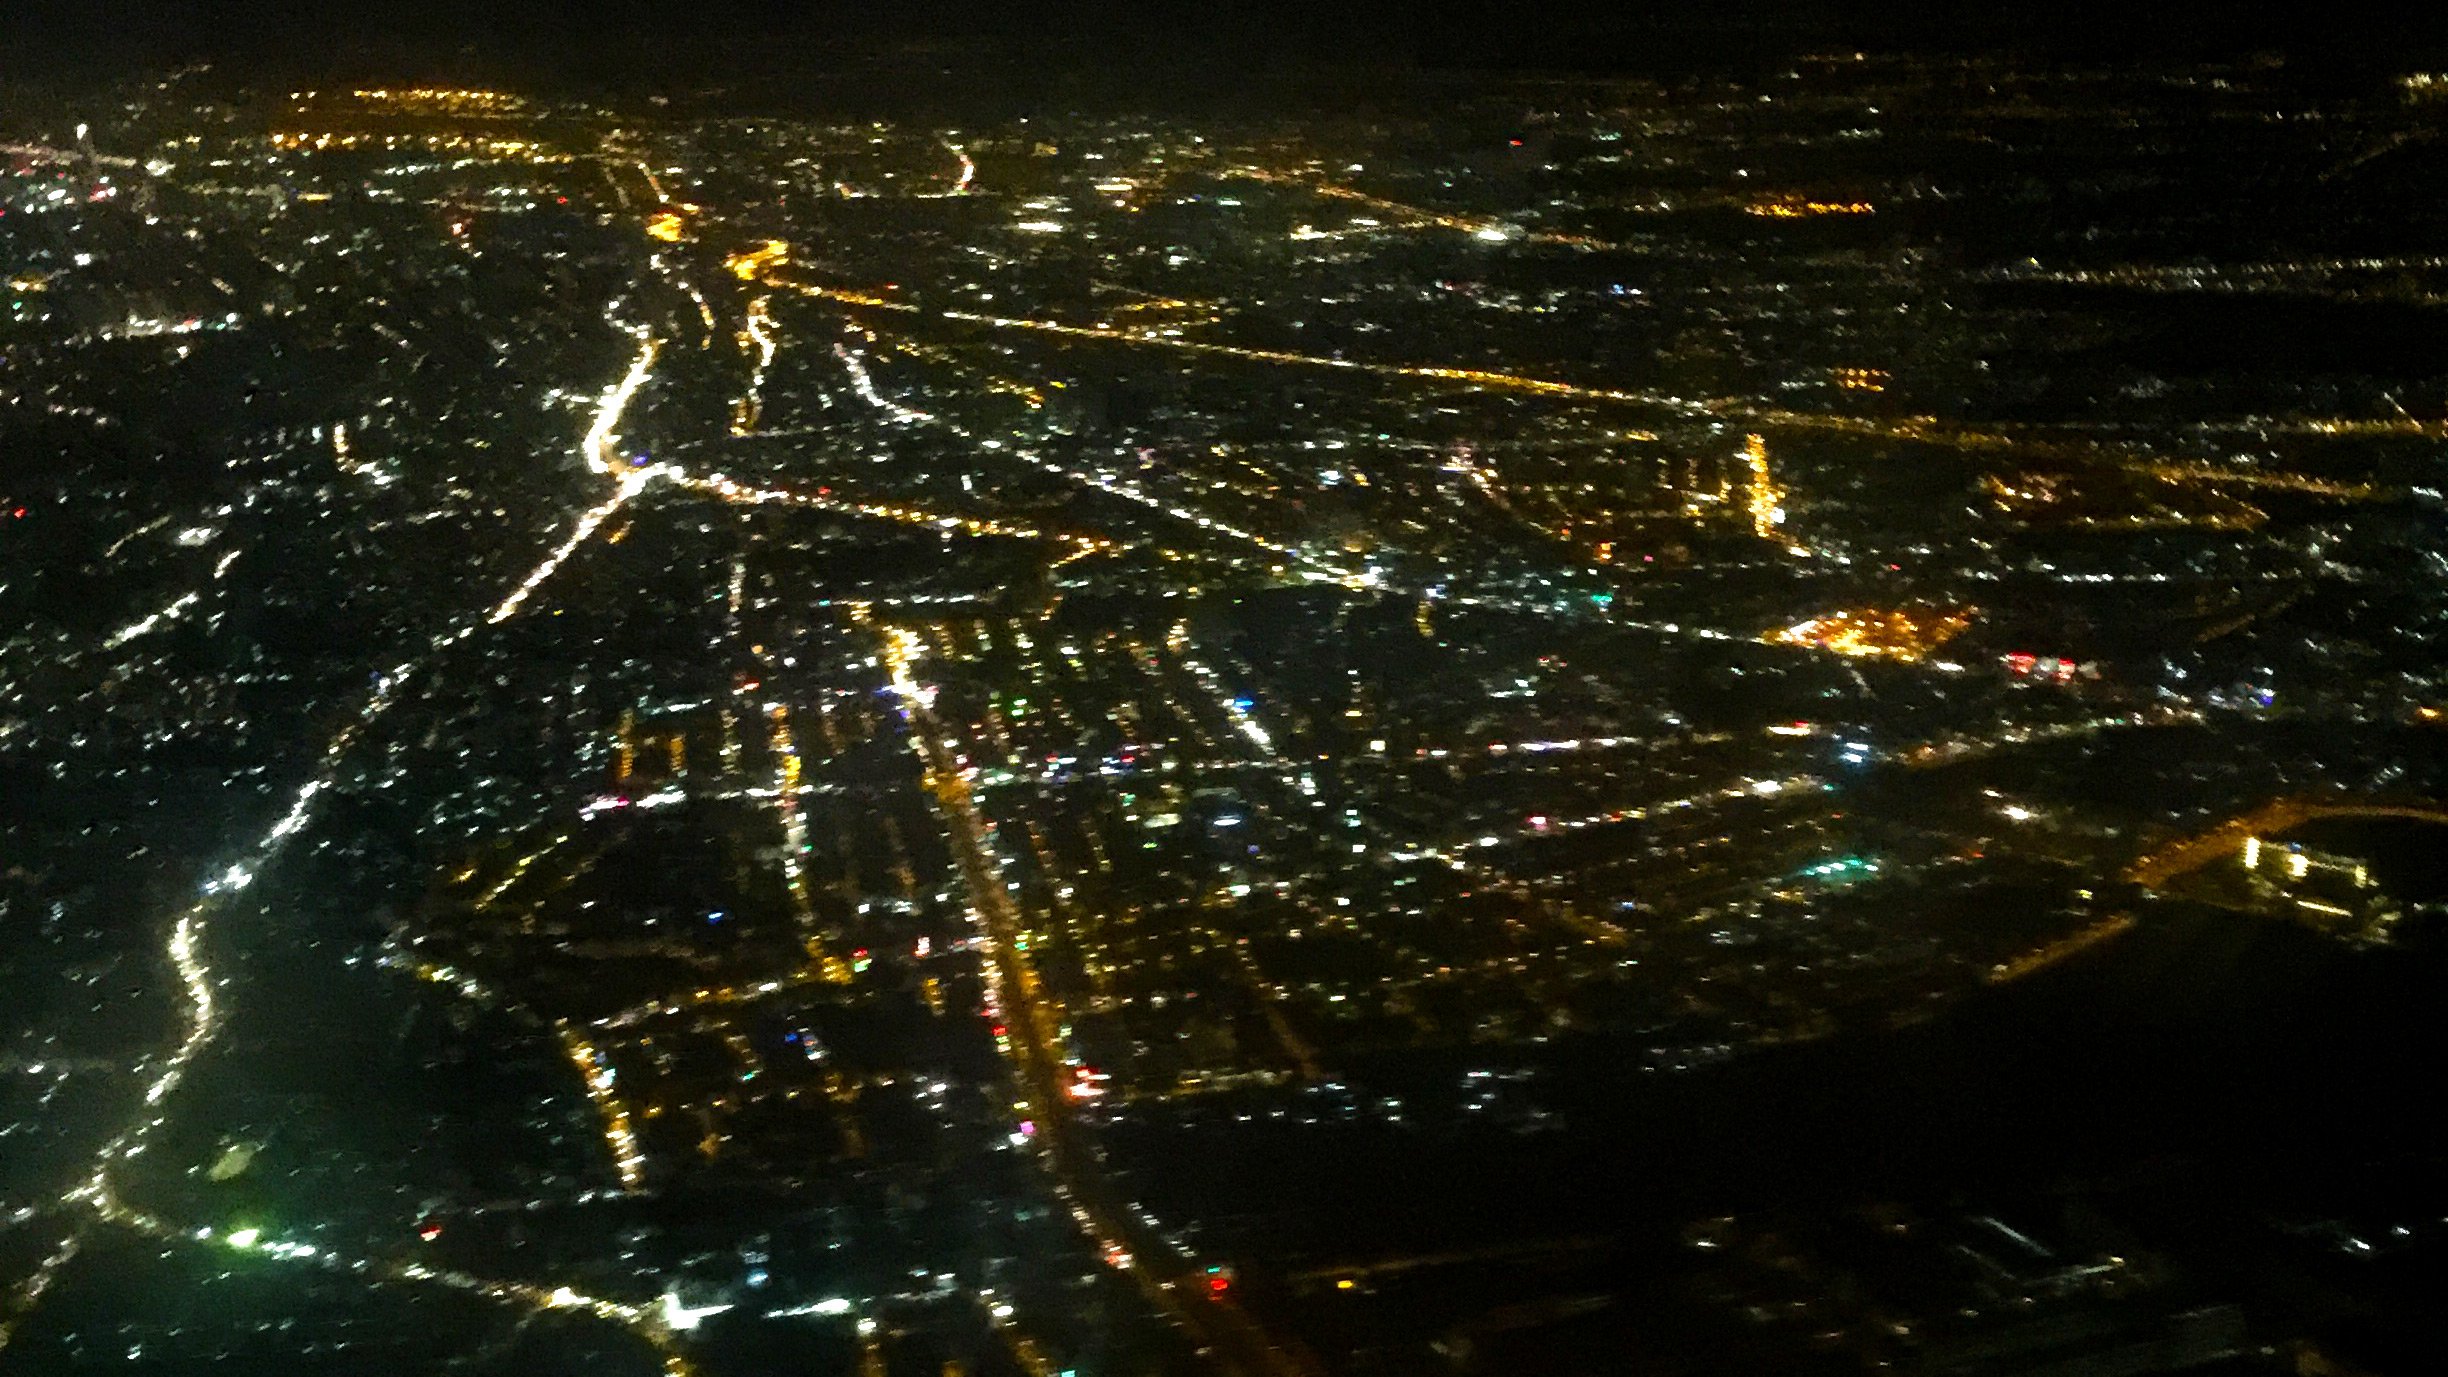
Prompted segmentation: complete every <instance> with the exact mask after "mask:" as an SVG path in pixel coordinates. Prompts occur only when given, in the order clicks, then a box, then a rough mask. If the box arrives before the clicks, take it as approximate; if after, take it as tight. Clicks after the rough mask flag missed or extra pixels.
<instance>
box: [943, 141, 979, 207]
mask: <svg viewBox="0 0 2448 1377" xmlns="http://www.w3.org/2000/svg"><path fill="white" fill-rule="evenodd" d="M944 147H946V148H948V149H950V150H952V156H953V157H955V158H958V159H960V179H959V180H958V181H955V182H954V183H952V194H953V195H955V196H966V195H968V194H969V189H970V188H971V187H973V186H975V185H977V164H976V163H975V162H972V161H971V160H970V158H969V151H968V150H967V149H965V148H962V147H961V146H960V145H959V144H956V143H948V144H945V145H944Z"/></svg>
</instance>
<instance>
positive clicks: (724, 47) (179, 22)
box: [0, 0, 2448, 87]
mask: <svg viewBox="0 0 2448 1377" xmlns="http://www.w3.org/2000/svg"><path fill="white" fill-rule="evenodd" d="M8 10H9V13H8V20H7V23H8V28H9V30H10V33H9V39H8V42H7V43H6V44H5V45H4V46H0V75H5V76H7V77H10V78H16V79H27V78H32V79H37V80H39V79H41V78H42V77H44V76H46V75H68V74H72V73H74V72H81V71H90V70H96V69H101V70H110V69H122V70H131V69H142V68H145V67H151V66H157V65H160V64H164V63H179V62H188V61H197V60H208V61H219V62H225V63H233V64H238V65H241V66H244V67H246V68H247V69H248V70H249V71H250V72H260V73H265V74H270V73H273V72H278V73H281V74H284V75H289V74H294V75H299V76H313V75H317V74H321V73H335V74H348V73H359V74H362V73H366V72H385V71H398V72H401V73H405V74H413V73H417V72H434V73H451V74H476V73H498V74H499V75H501V76H504V77H518V78H520V79H523V80H527V81H532V82H553V81H562V82H567V83H570V84H573V85H585V84H607V85H608V84H618V83H628V82H637V81H649V80H651V81H655V82H657V83H658V84H664V85H668V84H669V83H670V82H672V81H675V80H679V81H691V82H724V81H736V80H741V79H755V78H759V77H773V76H781V75H787V74H789V73H791V72H794V71H822V70H827V69H832V68H837V67H843V66H855V65H857V64H860V63H862V62H871V61H874V60H876V59H877V58H878V57H880V56H884V55H893V54H899V55H907V56H915V57H918V58H921V59H923V60H926V61H930V62H937V63H940V64H943V65H947V66H950V67H952V68H954V69H956V70H961V71H975V72H979V73H983V74H987V75H989V76H991V77H994V78H998V79H1007V80H1008V79H1023V78H1025V76H1026V75H1027V73H1028V71H1029V70H1030V69H1045V70H1049V71H1060V72H1062V73H1064V74H1066V75H1068V76H1070V77H1072V78H1075V79H1077V78H1081V77H1110V78H1113V79H1114V80H1116V81H1117V82H1118V83H1120V84H1121V85H1122V86H1125V87H1127V85H1128V82H1129V78H1130V77H1131V76H1132V75H1133V74H1135V73H1142V72H1147V71H1151V70H1162V69H1168V68H1176V67H1181V68H1195V69H1197V70H1199V71H1204V72H1209V73H1218V74H1223V75H1226V76H1245V75H1253V74H1264V73H1270V72H1276V71H1282V70H1287V69H1289V70H1301V69H1305V68H1314V67H1320V66H1324V67H1350V66H1360V67H1386V66H1393V67H1406V66H1419V67H1429V68H1453V67H1522V68H1544V67H1555V68H1572V69H1579V70H1599V71H1624V72H1639V73H1659V74H1671V73H1672V72H1674V71H1677V70H1681V69H1688V68H1712V67H1723V66H1742V65H1747V64H1751V63H1757V62H1773V61H1777V60H1780V59H1782V58H1786V57H1789V56H1792V55H1794V54H1797V53H1803V52H1810V51H1825V50H1831V49H1842V48H1846V47H1864V48H1874V49H1880V50H1886V51H1896V50H1930V51H1948V50H1964V51H1973V50H1994V49H1999V48H2012V49H2019V50H2025V51H2031V52H2037V53H2043V54H2052V53H2061V54H2064V55H2066V56H2068V57H2082V58H2086V59H2098V58H2116V57H2128V58H2130V57H2188V56H2232V55H2235V54H2238V53H2244V52H2252V51H2256V50H2266V51H2274V52H2283V53H2285V54H2287V55H2288V56H2290V57H2293V58H2296V59H2299V60H2309V61H2316V62H2317V61H2332V62H2344V63H2348V64H2353V63H2356V62H2358V61H2360V60H2363V59H2365V58H2368V57H2369V56H2370V55H2372V54H2374V53H2380V52H2385V53H2387V54H2388V55H2389V56H2390V57H2391V58H2392V59H2400V58H2405V57H2407V56H2409V55H2418V54H2420V53H2422V52H2424V51H2428V50H2432V49H2436V48H2439V47H2441V46H2443V45H2448V11H2443V10H2442V9H2441V8H2440V7H2435V6H2433V7H2409V6H2385V5H2377V4H2346V5H2277V4H2268V3H2253V4H2245V5H2221V6H2217V7H2215V12H2214V13H2208V14H2205V13H2203V12H2202V7H2195V6H2185V5H2125V4H2109V3H2103V2H2102V0H2071V2H2070V3H2064V4H2049V5H1994V4H1975V3H1957V2H1954V0H1936V2H1930V0H1924V2H1923V3H1907V4H1876V5H1866V4H1846V3H1840V2H1839V0H1800V2H1799V3H1797V2H1796V0H1710V2H1709V3H1702V2H1701V0H1667V3H1646V4H1644V3H1599V0H1514V2H1513V3H1504V4H1467V3H1458V2H1457V0H1437V2H1436V3H1427V4H1398V3H1394V2H1393V0H1360V3H1335V4H1325V3H1319V4H1303V3H1292V2H1291V0H1261V2H1260V3H1246V2H1244V3H1234V0H1218V2H1217V3H1211V4H1200V5H1179V4H1170V5H1166V4H1159V5H1149V4H1133V3H1125V2H1124V0H1063V2H1062V3H1058V4H1050V5H1047V4H1028V5H1020V4H988V3H980V2H979V0H894V2H893V3H889V4H839V3H802V4H773V3H767V4H755V3H748V0H710V3H693V4H686V5H678V4H670V3H656V2H655V0H591V2H590V3H584V4H579V3H561V4H533V3H530V4H517V3H481V2H480V0H423V2H421V3H405V2H404V0H365V3H354V4H328V3H313V2H312V0H237V2H236V3H229V2H227V0H224V2H222V3H170V0H30V3H24V2H21V3H17V4H12V5H10V6H9V7H8ZM2418 10H2420V11H2427V12H2423V13H2416V11H2418Z"/></svg>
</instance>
